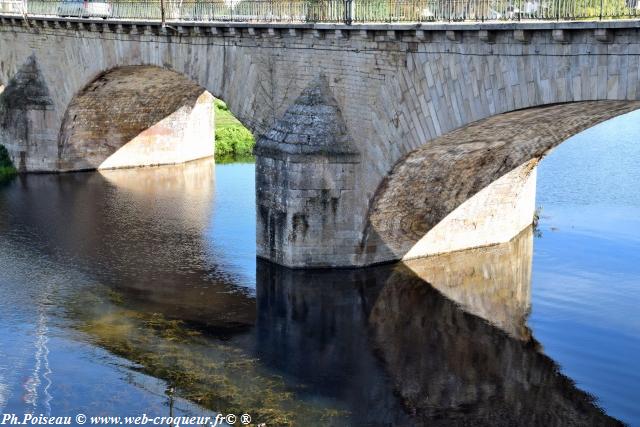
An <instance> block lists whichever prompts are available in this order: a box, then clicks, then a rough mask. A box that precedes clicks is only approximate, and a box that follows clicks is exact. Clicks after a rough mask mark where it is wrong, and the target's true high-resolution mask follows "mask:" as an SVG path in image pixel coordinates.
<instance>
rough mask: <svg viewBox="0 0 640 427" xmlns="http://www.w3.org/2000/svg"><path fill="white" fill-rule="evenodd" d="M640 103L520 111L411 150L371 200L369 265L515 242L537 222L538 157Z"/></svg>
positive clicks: (365, 248) (365, 250) (366, 242)
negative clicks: (524, 230)
mask: <svg viewBox="0 0 640 427" xmlns="http://www.w3.org/2000/svg"><path fill="white" fill-rule="evenodd" d="M638 108H640V102H637V101H584V102H572V103H565V104H552V105H547V106H542V107H535V108H528V109H524V110H517V111H512V112H509V113H504V114H498V115H496V116H493V117H490V118H487V119H483V120H480V121H477V122H474V123H472V124H470V125H467V126H465V127H463V128H460V129H457V130H454V131H452V132H449V133H448V134H446V135H443V136H441V137H438V138H436V139H434V140H432V141H430V142H429V143H427V144H425V145H424V146H422V147H420V148H418V149H416V150H414V151H412V152H410V153H409V154H407V155H405V156H404V157H403V158H402V159H401V160H400V161H398V162H397V163H396V164H395V166H394V167H393V169H392V170H391V172H390V173H389V174H388V175H387V177H386V178H385V179H384V180H383V181H382V183H381V184H380V185H379V187H378V189H377V191H376V194H375V195H374V197H373V200H372V201H371V204H370V208H369V212H368V219H367V222H366V226H365V230H364V233H363V238H362V242H361V245H360V248H361V253H362V256H363V262H362V263H363V264H371V263H376V262H382V261H390V260H398V259H403V258H405V259H407V258H414V257H421V256H427V255H433V254H437V253H444V252H450V251H454V250H461V249H467V248H471V247H479V246H486V245H489V244H496V243H502V242H506V241H508V240H510V239H511V238H513V236H515V235H516V234H517V233H519V232H520V231H521V230H523V229H524V228H526V227H527V226H528V225H530V224H531V222H532V220H533V211H534V208H535V168H536V165H537V162H538V161H539V160H540V159H541V158H542V157H543V156H544V155H545V154H546V153H547V152H548V151H549V150H551V149H552V148H553V147H555V146H556V145H558V144H560V143H562V142H563V141H565V140H567V139H568V138H569V137H571V136H573V135H575V134H577V133H579V132H581V131H583V130H585V129H588V128H590V127H592V126H595V125H597V124H599V123H601V122H604V121H606V120H609V119H611V118H613V117H616V116H619V115H622V114H625V113H628V112H631V111H633V110H636V109H638ZM373 248H375V250H373Z"/></svg>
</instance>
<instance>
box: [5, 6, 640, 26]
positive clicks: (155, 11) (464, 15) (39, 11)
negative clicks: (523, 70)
mask: <svg viewBox="0 0 640 427" xmlns="http://www.w3.org/2000/svg"><path fill="white" fill-rule="evenodd" d="M0 14H19V15H22V16H71V17H80V18H105V19H119V20H131V21H136V20H144V21H147V20H149V21H151V20H163V21H164V20H166V21H172V22H174V21H197V22H213V21H217V22H221V21H222V22H291V23H315V22H327V23H332V22H345V23H348V24H350V23H352V22H356V23H365V22H371V23H375V22H388V23H394V22H396V23H401V22H451V21H514V20H515V21H517V20H588V19H614V18H616V19H621V18H638V17H640V0H224V1H223V0H220V1H217V0H184V1H180V0H144V1H133V0H91V1H82V0H63V1H60V0H24V1H16V0H0Z"/></svg>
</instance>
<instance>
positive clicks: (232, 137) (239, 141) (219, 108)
mask: <svg viewBox="0 0 640 427" xmlns="http://www.w3.org/2000/svg"><path fill="white" fill-rule="evenodd" d="M214 111H215V122H216V140H215V142H216V163H230V162H253V161H254V158H253V147H254V146H255V144H256V143H255V139H254V138H253V135H252V134H251V132H249V130H248V129H247V128H245V127H244V126H243V125H242V123H240V121H239V120H238V119H236V118H235V117H234V116H233V114H231V112H230V111H229V108H228V107H227V104H225V103H224V102H223V101H221V100H219V99H216V100H215V101H214Z"/></svg>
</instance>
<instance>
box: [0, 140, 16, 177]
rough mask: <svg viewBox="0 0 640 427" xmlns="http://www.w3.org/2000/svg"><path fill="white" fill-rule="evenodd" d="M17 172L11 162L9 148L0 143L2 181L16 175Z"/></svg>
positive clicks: (0, 173) (0, 174)
mask: <svg viewBox="0 0 640 427" xmlns="http://www.w3.org/2000/svg"><path fill="white" fill-rule="evenodd" d="M16 173H17V171H16V168H15V167H14V166H13V163H11V159H10V158H9V153H7V149H6V148H4V146H3V145H0V182H4V181H7V180H8V179H10V178H12V177H14V176H15V175H16Z"/></svg>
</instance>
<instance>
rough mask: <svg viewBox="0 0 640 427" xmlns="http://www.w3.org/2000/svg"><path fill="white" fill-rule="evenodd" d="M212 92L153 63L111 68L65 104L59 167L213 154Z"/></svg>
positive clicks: (143, 163) (126, 163)
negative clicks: (67, 105)
mask: <svg viewBox="0 0 640 427" xmlns="http://www.w3.org/2000/svg"><path fill="white" fill-rule="evenodd" d="M212 102H213V97H212V96H211V95H210V94H209V93H208V92H206V91H205V90H204V89H203V88H202V87H200V86H199V85H197V84H196V83H194V82H193V81H192V80H190V79H189V78H188V77H186V76H184V75H181V74H179V73H176V72H173V71H169V70H166V69H162V68H159V67H155V66H125V67H119V68H116V69H113V70H111V71H108V72H106V73H104V74H102V75H100V76H99V77H98V78H97V79H95V80H94V81H93V82H91V83H90V84H89V85H87V86H86V87H85V88H84V89H83V90H82V91H80V93H78V94H77V95H76V96H75V97H74V99H73V100H72V101H71V103H70V104H69V107H68V108H67V111H66V113H65V115H64V119H63V122H62V126H61V129H60V134H59V137H58V159H57V163H58V170H60V171H68V170H83V169H109V168H118V167H131V166H148V165H158V164H172V163H182V162H185V161H189V160H195V159H198V158H203V157H208V156H212V155H213V150H214V148H213V132H214V130H213V129H214V127H213V112H212Z"/></svg>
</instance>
